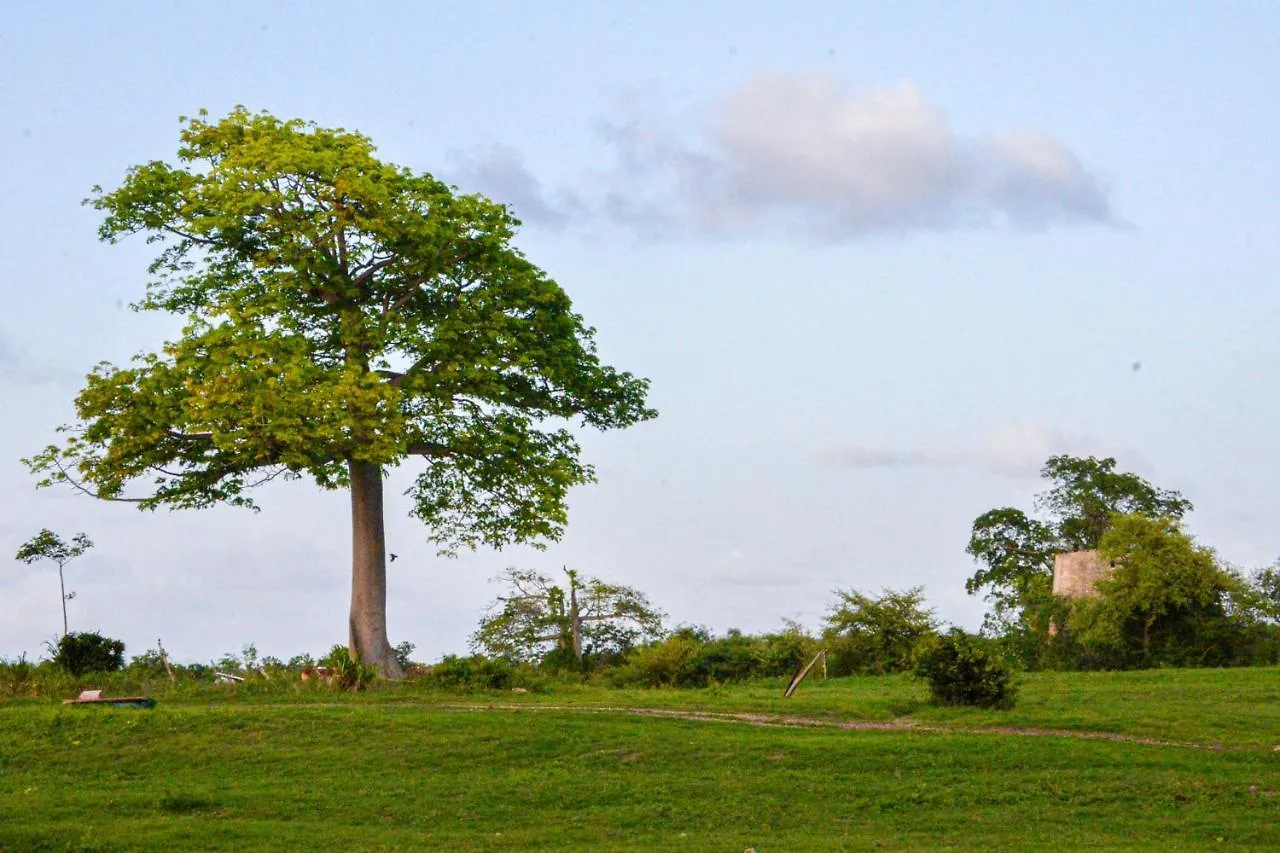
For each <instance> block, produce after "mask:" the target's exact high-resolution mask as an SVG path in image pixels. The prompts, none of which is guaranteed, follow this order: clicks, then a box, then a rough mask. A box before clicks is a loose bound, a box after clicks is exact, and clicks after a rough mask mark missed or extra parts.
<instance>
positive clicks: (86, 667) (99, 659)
mask: <svg viewBox="0 0 1280 853" xmlns="http://www.w3.org/2000/svg"><path fill="white" fill-rule="evenodd" d="M53 662H54V663H55V664H57V665H58V666H60V667H62V668H63V669H65V670H66V671H67V672H69V673H71V674H72V675H75V676H80V675H84V674H86V673H89V672H116V671H117V670H120V669H123V668H124V643H123V642H121V641H120V640H112V639H110V638H109V637H104V636H102V635H101V634H99V633H97V632H94V631H84V632H82V633H74V632H73V633H70V634H65V635H63V637H62V639H61V640H59V641H58V645H57V646H56V647H54V649H53Z"/></svg>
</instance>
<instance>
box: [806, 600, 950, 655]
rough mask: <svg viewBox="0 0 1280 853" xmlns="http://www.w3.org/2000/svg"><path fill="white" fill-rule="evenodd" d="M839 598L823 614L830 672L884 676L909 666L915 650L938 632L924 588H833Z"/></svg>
mask: <svg viewBox="0 0 1280 853" xmlns="http://www.w3.org/2000/svg"><path fill="white" fill-rule="evenodd" d="M836 595H837V596H839V598H840V600H839V601H838V602H837V603H836V605H835V606H834V607H832V609H831V613H830V615H828V616H827V631H826V637H825V640H826V645H827V648H828V649H830V656H831V674H832V675H836V676H841V675H886V674H888V673H891V672H903V671H905V670H908V669H910V668H911V664H912V661H913V660H914V658H915V655H916V651H917V649H918V648H919V647H920V646H921V644H922V643H923V642H925V641H927V640H928V639H929V638H930V637H933V636H934V635H935V633H936V628H935V622H934V617H933V611H932V610H930V609H927V608H926V607H925V606H924V588H923V587H918V586H917V587H913V588H912V589H908V590H906V591H904V592H898V591H895V590H892V589H885V590H882V591H881V593H880V595H879V597H876V596H871V595H866V594H864V593H861V592H857V591H856V590H852V591H846V590H836Z"/></svg>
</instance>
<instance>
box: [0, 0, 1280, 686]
mask: <svg viewBox="0 0 1280 853" xmlns="http://www.w3.org/2000/svg"><path fill="white" fill-rule="evenodd" d="M1278 46H1280V9H1278V8H1277V7H1276V6H1275V5H1274V4H1271V3H1265V2H1257V3H1244V2H1241V3H1231V4H1221V3H1208V2H1205V3H1189V2H1188V3H1170V2H1159V3H1157V2H1150V3H1137V2H1134V3H1126V4H1112V3H1080V2H1072V3H1065V2H1064V3H1048V2H1046V3H1037V4H1034V5H1033V4H1015V3H999V2H985V3H962V2H953V3H941V2H938V3H908V2H898V3H892V4H889V3H884V4H846V3H822V2H812V3H791V4H787V8H786V9H785V11H784V10H783V8H782V6H781V4H769V3H746V2H738V3H710V2H708V3H699V4H690V3H624V2H615V3H610V4H589V3H550V2H544V3H537V4H522V3H478V2H468V3H444V2H441V3H431V4H416V3H403V4H401V3H368V4H355V3H345V4H344V3H328V4H326V3H219V4H208V3H121V4H70V3H34V2H30V3H26V2H14V3H7V4H4V6H3V7H2V8H0V116H3V120H2V121H0V158H2V162H3V163H4V166H5V168H4V169H3V170H0V199H3V203H0V247H2V248H3V257H4V258H5V259H6V264H5V270H4V274H3V278H2V279H0V281H3V290H4V305H5V308H4V310H3V312H0V400H3V409H2V411H3V417H2V418H0V501H2V502H3V507H4V512H3V513H0V549H7V550H8V551H10V552H13V551H16V550H17V548H18V546H19V545H20V544H21V543H22V542H23V541H25V540H26V539H27V538H29V537H30V536H31V535H33V534H34V533H36V532H37V531H38V530H39V529H40V528H41V527H46V526H47V527H50V528H53V529H55V530H57V531H60V532H62V533H64V535H71V534H72V533H74V532H77V531H80V530H83V531H85V532H87V533H88V534H89V535H90V536H91V538H93V539H94V540H96V542H97V543H98V547H97V548H95V549H94V550H93V551H92V552H90V553H89V554H88V555H87V556H85V557H84V558H82V560H81V561H80V562H79V563H76V564H73V565H72V567H71V568H70V569H69V581H70V584H69V585H70V587H71V588H73V589H76V590H77V592H78V593H79V595H78V597H77V598H76V599H75V600H73V601H72V602H71V603H70V605H69V610H70V619H71V624H72V628H73V630H74V629H100V630H102V631H104V632H105V633H108V634H110V635H113V636H119V637H122V638H123V639H124V640H125V641H126V643H127V644H128V646H129V652H130V653H138V652H141V651H143V650H144V649H145V648H147V647H148V646H150V645H152V644H153V643H154V641H155V639H156V638H157V637H160V638H163V639H164V642H165V645H166V646H167V647H168V648H169V649H170V651H171V652H172V653H173V654H174V655H175V657H178V658H179V659H184V660H207V659H209V658H211V657H214V656H216V655H219V654H221V653H222V652H226V651H234V650H238V649H239V648H240V646H242V645H243V644H245V643H248V642H251V641H252V642H255V643H256V644H257V646H258V648H259V650H260V651H262V652H263V653H269V654H277V655H280V656H288V655H291V654H294V653H297V652H302V651H313V652H314V651H318V650H322V649H324V648H327V647H328V646H329V645H331V644H333V643H335V642H342V641H344V639H345V627H344V626H345V624H346V623H345V620H346V607H347V594H348V591H349V582H348V576H349V575H348V573H349V538H348V537H349V533H348V526H347V525H348V521H347V511H348V505H347V501H346V498H345V496H344V495H342V494H331V493H330V494H327V493H320V492H318V491H317V490H315V489H314V488H313V487H311V486H308V485H305V484H302V483H295V484H288V485H286V486H282V487H272V488H271V489H269V490H268V491H267V492H266V493H264V494H263V495H262V500H261V503H262V505H263V508H264V509H263V512H261V513H259V514H257V515H250V514H246V513H241V512H236V511H231V510H216V511H209V512H202V513H190V512H188V513H165V512H161V513H157V514H140V513H138V512H136V511H134V510H132V509H130V508H128V507H126V506H121V505H102V504H96V503H94V502H93V501H91V500H89V499H86V498H78V497H76V496H74V495H71V494H66V493H61V492H50V491H41V492H37V491H35V490H34V488H33V482H32V479H31V477H30V476H29V475H28V474H27V473H26V471H25V469H24V468H23V467H22V466H21V465H20V464H19V463H18V461H17V460H18V458H19V457H21V456H24V455H28V454H30V453H31V452H33V451H35V450H37V449H38V448H40V447H41V446H43V445H44V444H45V443H48V441H50V440H51V439H52V437H53V429H54V428H55V427H56V426H57V425H58V424H60V423H63V422H65V421H67V420H68V419H69V417H70V415H71V399H72V397H73V396H74V394H75V391H76V390H77V389H78V387H79V384H78V383H79V380H80V377H81V376H83V374H84V373H85V372H86V371H87V370H88V369H89V368H90V367H91V366H92V365H93V364H94V363H95V362H97V361H99V360H104V359H105V360H110V361H113V362H116V363H120V362H123V361H125V360H127V359H128V358H129V357H130V356H131V355H132V354H133V353H135V352H138V351H142V350H151V349H154V348H156V347H157V346H158V345H159V343H160V342H161V341H162V340H163V339H164V338H165V337H166V336H169V335H172V334H174V333H175V331H176V328H177V324H176V321H175V320H174V319H172V318H166V317H160V316H142V315H137V314H134V313H132V312H130V311H128V310H127V309H125V308H124V307H123V306H125V305H126V304H127V303H129V302H131V301H133V300H134V299H136V298H137V297H138V296H139V294H140V293H141V291H142V285H143V282H144V276H145V265H146V263H147V261H148V259H149V257H150V253H149V251H148V247H147V246H146V245H145V243H143V242H142V241H141V240H137V241H129V242H126V243H123V244H120V245H116V246H108V245H104V244H100V243H98V242H97V240H96V236H95V230H96V227H97V215H96V214H95V213H94V212H93V211H91V210H88V209H85V208H83V207H81V206H80V204H79V202H80V200H81V199H82V198H84V197H85V196H86V195H87V194H88V192H89V189H90V188H91V187H92V186H93V185H95V184H101V185H103V186H107V187H110V186H113V185H114V184H116V183H117V182H118V181H119V180H120V178H121V177H122V176H123V174H124V171H125V170H126V169H127V168H128V167H129V166H130V165H132V164H135V163H140V162H144V161H146V160H149V159H155V158H159V159H172V158H173V154H174V151H175V149H176V142H177V131H178V117H179V116H180V115H184V114H191V113H193V112H195V111H196V110H197V109H199V108H202V107H203V108H206V109H208V110H210V112H212V113H213V114H214V115H218V114H221V113H224V112H226V111H227V110H228V109H230V108H231V107H233V106H234V105H236V104H244V105H246V106H248V107H250V108H252V109H265V110H269V111H271V112H273V113H275V114H276V115H279V116H287V117H301V118H305V119H309V120H314V121H316V122H317V123H319V124H321V125H324V126H341V127H346V128H352V129H358V130H360V131H362V132H363V133H365V134H367V135H369V136H370V137H372V138H373V139H374V141H375V142H376V143H377V144H378V146H379V150H380V152H381V154H382V156H384V157H385V158H386V159H388V160H391V161H393V162H396V163H399V164H402V165H405V166H409V167H412V168H414V169H418V170H422V171H430V172H432V173H434V174H437V175H439V176H441V177H444V178H446V179H448V180H450V181H451V182H454V183H456V184H458V185H459V186H460V187H461V188H462V189H464V190H467V191H481V192H485V193H486V194H489V195H491V196H492V197H494V198H496V199H498V200H500V201H505V202H508V203H510V204H512V206H513V208H514V209H515V211H516V213H517V215H519V216H521V217H522V218H523V219H524V220H525V222H526V227H525V228H524V230H523V231H522V233H521V235H520V238H519V243H520V245H521V247H522V248H523V249H524V250H525V251H526V253H527V254H528V255H529V256H530V257H531V258H532V259H533V260H534V261H535V262H536V263H538V264H539V265H540V266H542V267H543V268H545V269H546V270H548V271H549V272H550V273H551V274H552V275H553V276H554V277H555V278H556V279H557V280H558V281H559V282H560V283H561V284H562V285H563V286H564V287H565V289H566V290H567V291H568V292H569V293H570V295H571V296H572V297H573V298H574V300H575V303H576V305H577V307H578V308H579V310H580V311H581V312H582V313H583V314H584V315H585V316H586V317H587V319H588V321H589V322H591V323H592V324H593V325H595V326H596V327H597V328H598V329H599V342H600V346H601V351H602V354H603V355H604V357H605V358H606V360H608V361H610V362H611V363H613V364H615V365H617V366H619V367H622V368H624V369H627V370H631V371H634V372H636V373H639V374H642V375H646V376H649V377H650V378H651V379H652V380H653V402H654V404H655V405H656V406H657V407H658V408H659V409H660V410H661V413H662V414H661V417H660V418H659V419H658V420H657V421H654V422H651V423H648V424H644V425H641V426H640V427H637V428H635V429H633V430H629V431H627V432H625V433H618V434H609V435H603V436H588V437H587V438H586V442H585V446H586V450H587V454H588V457H589V460H590V461H592V462H594V463H595V464H596V466H597V468H598V470H599V473H600V477H601V482H600V483H599V484H598V485H595V486H591V487H586V488H583V489H581V490H579V491H576V492H575V493H574V494H573V497H572V511H571V523H570V528H569V532H568V535H567V536H566V538H565V540H564V541H563V542H562V543H559V544H557V545H553V546H552V547H551V548H550V549H548V550H547V551H545V552H537V551H533V550H531V549H524V548H516V549H509V550H507V551H505V552H502V553H496V552H489V551H481V552H478V553H476V554H469V555H464V556H462V557H460V558H458V559H455V560H441V559H439V558H437V557H435V556H434V554H433V550H432V548H431V547H430V546H429V545H428V544H427V542H426V540H425V537H424V536H423V535H422V532H421V531H420V530H418V529H415V526H414V522H413V521H412V520H411V519H409V518H408V517H407V516H406V514H405V513H406V512H407V502H399V501H397V499H396V495H397V493H398V491H399V490H398V489H396V488H395V486H397V485H398V486H403V485H405V484H407V483H408V481H409V479H410V478H411V476H412V466H409V467H407V468H406V469H405V470H404V471H401V472H397V473H396V474H395V475H393V477H392V480H391V483H392V487H393V488H391V489H389V492H388V536H389V546H390V549H391V550H392V551H395V552H396V553H398V554H399V555H400V560H398V561H397V562H396V563H395V565H394V566H393V567H392V575H391V580H390V585H391V601H390V630H391V634H392V639H393V641H400V640H406V639H407V640H410V641H412V642H414V643H416V644H417V645H418V647H419V652H418V657H422V658H430V657H434V656H437V655H439V654H441V653H445V652H461V651H463V650H464V649H465V647H466V639H467V635H468V634H469V633H470V631H471V630H472V629H473V628H474V625H475V622H476V620H477V618H478V616H479V614H480V612H481V610H482V609H483V607H484V605H485V604H486V603H487V602H488V601H489V600H490V599H491V598H492V597H493V595H495V594H496V592H497V589H496V588H495V587H493V586H492V585H491V584H490V583H488V579H489V578H490V577H492V576H493V575H494V574H496V573H497V572H498V571H499V570H500V569H502V568H503V567H505V566H508V565H519V566H522V567H529V568H539V569H543V570H546V571H554V570H556V569H558V567H559V566H561V565H569V566H572V567H576V568H578V569H580V570H582V571H584V572H586V573H588V574H596V575H599V576H601V577H603V578H605V579H607V580H610V581H615V582H621V583H628V584H633V585H635V586H638V587H640V588H641V589H644V590H645V591H647V592H648V593H649V594H650V595H651V597H652V598H653V599H654V600H655V601H656V602H657V603H658V604H659V605H661V606H662V607H663V608H664V609H665V610H666V611H667V612H668V613H669V614H670V615H671V617H672V621H673V622H693V623H700V624H706V625H709V626H710V627H712V628H714V629H716V630H724V629H726V628H729V627H731V626H738V627H741V628H743V629H746V630H753V631H755V630H768V629H772V628H775V627H777V626H779V625H780V624H781V620H782V619H783V618H796V619H799V620H800V621H802V622H807V623H809V624H816V623H817V622H818V621H819V620H820V618H821V615H822V612H823V611H824V609H825V608H826V607H827V606H828V604H829V603H830V601H831V598H832V596H831V594H830V593H831V590H833V589H835V588H837V587H839V588H846V589H847V588H858V589H863V590H875V589H879V588H881V587H886V586H888V587H893V588H904V587H908V586H914V585H923V586H924V587H925V588H926V597H927V598H928V600H929V602H930V603H931V604H932V605H934V606H935V607H937V609H938V612H939V615H940V616H942V617H943V618H945V619H947V620H950V621H954V622H957V623H959V624H962V625H966V626H969V627H975V626H976V625H977V624H978V623H980V621H981V614H982V612H983V609H984V608H983V605H982V602H981V601H979V600H976V599H973V598H970V597H968V596H966V595H965V594H964V591H963V585H964V580H965V578H966V577H968V576H969V575H970V574H971V573H972V571H973V566H972V564H971V562H970V561H969V559H968V557H967V556H966V555H965V554H964V543H965V541H966V540H967V534H968V528H969V525H970V524H971V522H972V520H973V519H974V517H976V516H977V515H978V514H980V513H981V512H983V511H985V510H986V509H989V508H991V507H994V506H1001V505H1010V504H1011V505H1021V506H1027V505H1028V504H1029V501H1030V498H1031V496H1032V495H1033V494H1034V493H1035V492H1036V491H1037V490H1038V489H1039V486H1040V484H1039V481H1038V479H1037V470H1038V468H1039V466H1040V464H1041V463H1042V462H1043V461H1044V459H1045V458H1046V457H1047V456H1048V455H1050V454H1052V453H1059V452H1066V453H1075V454H1087V453H1099V454H1102V453H1105V454H1111V455H1115V456H1117V457H1118V459H1119V461H1120V464H1121V466H1122V467H1123V468H1126V469H1129V470H1135V471H1137V472H1139V473H1141V474H1142V475H1144V476H1146V477H1147V478H1148V479H1150V480H1152V481H1153V482H1154V483H1156V484H1158V485H1161V486H1164V487H1169V488H1177V489H1180V490H1182V491H1183V492H1184V494H1185V495H1186V496H1187V497H1189V498H1191V499H1192V500H1193V501H1194V502H1195V504H1196V507H1197V509H1196V511H1195V512H1194V513H1193V514H1192V515H1191V516H1190V517H1189V519H1188V523H1189V526H1190V528H1191V530H1192V532H1194V533H1195V534H1196V535H1197V536H1198V537H1199V538H1200V539H1201V541H1203V542H1204V543H1205V544H1208V545H1211V546H1213V547H1215V548H1217V549H1218V551H1219V552H1220V554H1221V555H1222V556H1223V558H1225V559H1226V560H1228V561H1230V562H1232V563H1234V564H1237V565H1240V566H1245V567H1250V566H1257V565H1264V564H1267V563H1270V562H1272V561H1273V560H1274V559H1275V557H1276V555H1277V553H1280V537H1277V534H1276V532H1275V525H1274V519H1275V518H1276V517H1277V514H1278V511H1280V497H1278V496H1277V490H1276V489H1275V488H1274V486H1273V483H1274V481H1275V478H1276V472H1277V470H1278V469H1280V451H1278V450H1277V447H1276V442H1275V441H1274V439H1273V434H1274V422H1275V420H1276V415H1277V399H1278V398H1277V392H1276V390H1275V389H1276V385H1275V372H1276V367H1277V364H1280V338H1278V337H1277V335H1276V333H1275V324H1276V318H1277V317H1280V287H1278V286H1277V284H1278V282H1277V277H1278V276H1280V248H1277V246H1278V243H1277V241H1276V240H1275V227H1276V223H1277V222H1280V195H1277V193H1276V192H1275V188H1276V186H1278V185H1280V154H1278V153H1277V148H1276V146H1275V140H1276V139H1277V138H1280V110H1277V109H1276V106H1275V92H1274V87H1275V81H1276V80H1277V79H1280V67H1277V66H1278V65H1280V59H1277V57H1280V51H1278V50H1277V47H1278ZM1135 365H1140V369H1136V370H1135V369H1134V367H1135ZM57 595H58V587H57V577H56V571H54V570H53V569H52V568H51V567H34V566H32V567H29V566H26V565H23V564H20V563H17V562H11V563H9V564H8V565H5V564H4V563H3V561H0V656H8V657H13V656H16V655H17V654H19V653H21V652H23V651H27V652H29V653H31V654H33V655H34V654H36V653H38V652H40V651H41V643H42V642H43V641H44V640H46V639H50V638H53V637H55V636H56V634H57V632H58V630H59V627H60V615H59V609H58V602H57Z"/></svg>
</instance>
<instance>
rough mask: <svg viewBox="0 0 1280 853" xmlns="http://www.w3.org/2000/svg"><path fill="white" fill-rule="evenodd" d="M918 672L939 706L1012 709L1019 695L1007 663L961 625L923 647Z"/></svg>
mask: <svg viewBox="0 0 1280 853" xmlns="http://www.w3.org/2000/svg"><path fill="white" fill-rule="evenodd" d="M915 673H916V676H917V677H918V678H922V679H924V680H925V681H927V682H929V692H930V693H932V694H933V700H934V701H935V702H937V703H938V704H940V705H975V706H977V707H980V708H1012V707H1013V702H1014V698H1015V696H1016V694H1017V688H1016V687H1015V686H1014V684H1013V673H1012V671H1011V670H1010V669H1009V666H1008V664H1006V663H1005V662H1004V661H1003V660H1001V659H1000V658H999V657H997V656H995V655H993V654H991V653H989V652H988V651H987V650H986V649H983V648H982V647H981V646H980V645H979V644H978V643H977V642H975V640H974V638H973V637H971V636H969V635H968V634H966V633H965V632H964V631H962V630H960V629H959V628H952V629H951V630H950V631H948V632H947V633H946V634H943V635H942V636H940V637H938V638H937V639H935V640H933V641H932V642H930V643H929V644H928V645H926V646H925V647H924V649H923V650H922V651H921V653H920V655H919V657H918V659H917V661H916V668H915Z"/></svg>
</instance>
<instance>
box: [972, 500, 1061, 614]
mask: <svg viewBox="0 0 1280 853" xmlns="http://www.w3.org/2000/svg"><path fill="white" fill-rule="evenodd" d="M1057 546H1058V539H1057V536H1056V535H1055V532H1054V529H1053V527H1052V526H1050V525H1049V524H1045V523H1044V522H1041V521H1037V520H1035V519H1034V518H1029V517H1027V515H1026V514H1025V513H1023V511H1022V510H1020V509H1014V508H1013V507H1003V508H1001V509H993V510H991V511H990V512H986V513H983V514H982V515H980V516H978V518H977V520H975V521H974V522H973V533H972V535H971V536H970V538H969V545H968V547H967V548H966V549H965V550H966V551H968V553H969V555H970V556H972V557H973V558H974V559H976V560H977V561H978V562H979V563H981V564H982V565H983V568H980V569H978V571H976V572H974V574H973V577H971V578H969V579H968V580H967V581H965V585H964V588H965V591H966V592H968V593H969V594H970V595H973V594H975V593H977V592H979V591H981V590H983V589H987V590H988V594H987V601H988V602H989V603H990V604H991V605H992V609H991V612H990V613H988V614H987V625H986V628H987V630H988V631H990V632H992V633H1007V632H1008V631H1010V630H1013V629H1014V628H1015V627H1016V626H1018V625H1019V624H1021V622H1022V620H1023V616H1024V612H1023V611H1024V610H1025V608H1026V607H1027V605H1028V604H1029V603H1031V602H1037V601H1041V600H1043V599H1045V598H1046V597H1047V596H1048V595H1049V592H1050V589H1051V587H1052V585H1053V553H1054V550H1055V549H1056V548H1057Z"/></svg>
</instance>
